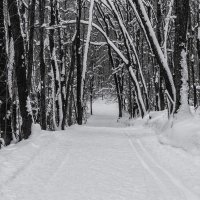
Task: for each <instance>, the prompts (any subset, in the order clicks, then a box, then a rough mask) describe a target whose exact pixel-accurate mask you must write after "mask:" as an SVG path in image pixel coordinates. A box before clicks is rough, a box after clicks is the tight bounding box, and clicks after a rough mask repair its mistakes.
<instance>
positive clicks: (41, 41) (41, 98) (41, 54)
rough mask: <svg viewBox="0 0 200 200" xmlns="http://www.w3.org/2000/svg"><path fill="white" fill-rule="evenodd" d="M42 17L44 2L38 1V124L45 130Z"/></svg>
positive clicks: (44, 72) (44, 69) (44, 67)
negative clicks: (39, 89) (39, 79)
mask: <svg viewBox="0 0 200 200" xmlns="http://www.w3.org/2000/svg"><path fill="white" fill-rule="evenodd" d="M44 15H45V1H43V0H39V21H40V23H39V24H40V28H39V40H40V52H39V57H40V58H39V59H40V78H41V82H40V84H41V91H40V115H41V116H40V124H41V128H42V130H46V128H47V124H46V66H45V62H44V27H43V24H44Z"/></svg>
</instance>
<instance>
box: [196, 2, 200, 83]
mask: <svg viewBox="0 0 200 200" xmlns="http://www.w3.org/2000/svg"><path fill="white" fill-rule="evenodd" d="M198 2H199V7H198V14H197V22H198V33H197V53H198V59H199V62H198V63H199V81H200V0H198ZM199 84H200V82H199Z"/></svg>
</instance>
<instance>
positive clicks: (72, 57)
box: [62, 35, 76, 130]
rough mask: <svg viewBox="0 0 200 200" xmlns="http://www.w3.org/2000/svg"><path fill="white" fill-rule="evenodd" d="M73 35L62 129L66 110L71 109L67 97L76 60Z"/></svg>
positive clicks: (71, 84) (68, 96) (71, 85)
mask: <svg viewBox="0 0 200 200" xmlns="http://www.w3.org/2000/svg"><path fill="white" fill-rule="evenodd" d="M74 39H75V35H74V37H73V39H72V46H71V63H70V69H69V73H68V79H67V84H66V97H65V101H64V108H65V110H64V111H63V122H62V130H64V129H65V125H66V120H67V119H66V118H67V111H68V108H69V109H71V107H70V106H69V104H70V103H69V101H70V100H69V98H70V88H72V87H73V74H74V70H75V60H76V57H75V56H76V55H75V53H76V47H75V40H74Z"/></svg>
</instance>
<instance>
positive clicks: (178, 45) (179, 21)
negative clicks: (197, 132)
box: [174, 0, 189, 112]
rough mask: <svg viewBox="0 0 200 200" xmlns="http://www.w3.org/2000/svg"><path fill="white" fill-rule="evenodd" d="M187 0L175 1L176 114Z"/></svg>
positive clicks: (184, 45) (185, 37)
mask: <svg viewBox="0 0 200 200" xmlns="http://www.w3.org/2000/svg"><path fill="white" fill-rule="evenodd" d="M188 11H189V0H175V14H176V18H175V41H174V83H175V87H176V112H177V111H178V109H179V108H180V105H181V87H182V65H181V61H182V59H183V57H182V55H181V54H182V52H183V51H184V52H185V51H186V43H187V26H188V16H189V15H188V14H189V13H188Z"/></svg>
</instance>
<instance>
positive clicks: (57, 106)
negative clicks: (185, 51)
mask: <svg viewBox="0 0 200 200" xmlns="http://www.w3.org/2000/svg"><path fill="white" fill-rule="evenodd" d="M50 6H51V21H50V26H54V25H55V23H56V12H55V11H56V7H57V1H55V0H51V1H50ZM54 34H55V30H54V29H51V30H50V34H49V46H50V57H51V67H52V69H53V76H54V83H55V94H54V95H55V112H56V122H57V123H56V125H57V127H58V129H61V124H62V120H63V107H62V98H61V82H60V79H61V77H60V70H59V66H58V63H57V58H56V47H55V42H54ZM53 103H54V102H53Z"/></svg>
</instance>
